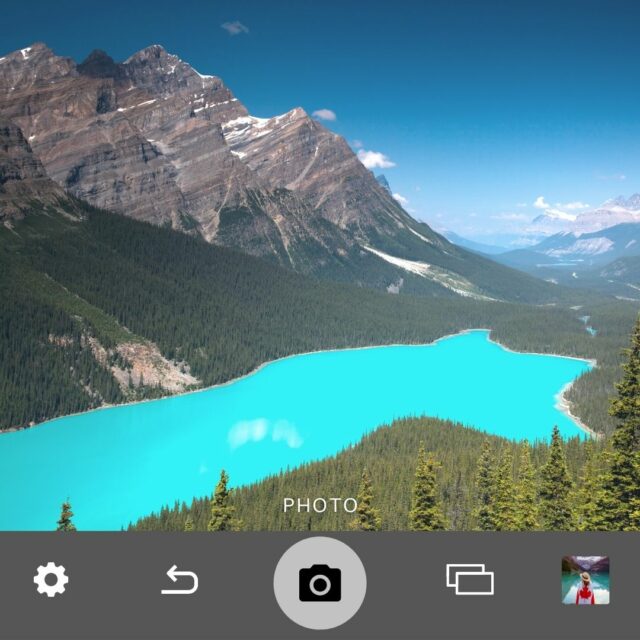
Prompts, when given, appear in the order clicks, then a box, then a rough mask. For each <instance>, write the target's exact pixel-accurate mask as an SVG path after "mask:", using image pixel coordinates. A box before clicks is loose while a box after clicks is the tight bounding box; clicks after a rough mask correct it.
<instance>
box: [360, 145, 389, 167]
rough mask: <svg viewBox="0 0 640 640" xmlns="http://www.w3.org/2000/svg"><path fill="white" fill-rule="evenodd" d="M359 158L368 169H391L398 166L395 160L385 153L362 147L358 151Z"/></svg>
mask: <svg viewBox="0 0 640 640" xmlns="http://www.w3.org/2000/svg"><path fill="white" fill-rule="evenodd" d="M358 160H360V162H362V164H363V165H364V166H365V167H367V169H390V168H391V167H395V166H396V163H395V162H392V161H391V160H390V159H389V158H388V157H387V156H385V155H384V153H380V151H367V150H366V149H360V150H359V151H358Z"/></svg>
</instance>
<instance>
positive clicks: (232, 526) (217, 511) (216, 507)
mask: <svg viewBox="0 0 640 640" xmlns="http://www.w3.org/2000/svg"><path fill="white" fill-rule="evenodd" d="M228 482H229V476H228V475H227V472H226V471H225V470H224V469H223V470H222V471H221V472H220V481H219V482H218V484H217V485H216V488H215V491H214V493H213V499H212V500H211V518H210V519H209V525H208V526H207V529H208V530H209V531H238V530H239V529H240V528H241V523H240V521H238V520H236V518H234V514H235V511H236V509H235V507H233V506H232V505H230V504H229V496H230V493H231V492H230V491H229V489H227V483H228Z"/></svg>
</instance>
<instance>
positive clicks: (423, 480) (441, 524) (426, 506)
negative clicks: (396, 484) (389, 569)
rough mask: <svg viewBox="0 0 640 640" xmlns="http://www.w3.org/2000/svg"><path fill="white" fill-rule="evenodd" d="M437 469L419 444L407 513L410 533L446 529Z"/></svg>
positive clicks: (431, 458) (434, 462)
mask: <svg viewBox="0 0 640 640" xmlns="http://www.w3.org/2000/svg"><path fill="white" fill-rule="evenodd" d="M437 468H438V463H437V462H436V460H435V458H434V457H433V456H432V455H429V456H428V457H427V454H426V452H425V449H424V443H420V449H419V450H418V464H417V466H416V473H415V480H414V484H413V494H412V500H411V511H410V512H409V529H410V530H411V531H442V530H444V529H445V528H446V523H445V518H444V514H443V511H442V507H441V505H440V497H439V495H438V483H437V479H436V470H437Z"/></svg>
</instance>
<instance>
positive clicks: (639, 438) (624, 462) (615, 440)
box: [603, 318, 640, 531]
mask: <svg viewBox="0 0 640 640" xmlns="http://www.w3.org/2000/svg"><path fill="white" fill-rule="evenodd" d="M626 355H627V362H626V363H625V364H624V365H623V367H622V368H623V370H624V375H623V377H622V381H621V382H620V383H618V384H617V385H616V389H617V392H618V393H617V397H616V398H614V399H613V400H612V402H611V411H610V412H611V415H613V416H614V417H616V418H617V419H618V421H619V422H618V425H617V427H616V430H615V431H614V433H613V436H612V438H611V464H610V467H609V472H608V474H607V478H606V484H605V492H606V493H607V494H608V496H607V500H608V501H609V505H608V506H609V509H608V510H607V513H606V517H605V519H604V522H603V527H604V528H606V529H609V530H619V531H637V530H640V318H638V320H637V321H636V325H635V328H634V330H633V334H632V336H631V347H630V348H629V349H627V351H626ZM603 497H604V496H603Z"/></svg>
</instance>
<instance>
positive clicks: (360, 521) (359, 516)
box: [349, 468, 381, 531]
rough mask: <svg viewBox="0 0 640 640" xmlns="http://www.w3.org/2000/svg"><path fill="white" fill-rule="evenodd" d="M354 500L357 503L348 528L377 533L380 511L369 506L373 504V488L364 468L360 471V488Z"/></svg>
mask: <svg viewBox="0 0 640 640" xmlns="http://www.w3.org/2000/svg"><path fill="white" fill-rule="evenodd" d="M356 500H357V502H358V508H357V510H356V517H355V518H354V519H353V520H352V521H351V522H350V523H349V528H350V529H352V530H354V531H379V530H380V524H381V521H380V511H379V510H378V509H374V508H373V507H372V506H371V505H372V502H373V487H372V486H371V478H370V477H369V472H368V471H367V469H366V468H365V469H364V470H363V471H362V479H361V480H360V488H359V489H358V496H357V498H356Z"/></svg>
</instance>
